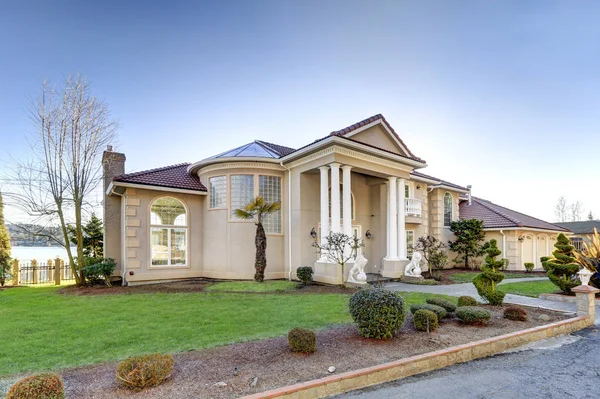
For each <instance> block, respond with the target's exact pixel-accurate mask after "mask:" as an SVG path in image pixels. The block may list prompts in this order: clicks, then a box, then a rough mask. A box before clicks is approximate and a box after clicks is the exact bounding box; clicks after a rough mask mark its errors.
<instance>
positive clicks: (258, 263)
mask: <svg viewBox="0 0 600 399" xmlns="http://www.w3.org/2000/svg"><path fill="white" fill-rule="evenodd" d="M280 208H281V204H280V203H279V201H278V202H273V203H269V202H266V201H265V199H264V198H263V197H261V196H260V195H258V196H257V197H256V198H254V199H253V200H252V201H250V202H249V203H248V205H246V206H245V207H243V208H241V209H236V210H235V216H236V217H238V218H240V219H253V220H254V224H255V225H256V235H255V236H254V245H256V258H255V260H254V268H255V269H256V273H254V280H256V281H258V282H259V283H261V282H262V281H263V280H264V279H265V269H266V268H267V235H266V234H265V228H264V227H263V224H262V221H263V218H264V217H265V216H266V215H269V214H271V213H275V212H277V211H278V210H279V209H280Z"/></svg>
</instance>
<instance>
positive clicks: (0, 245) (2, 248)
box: [0, 193, 10, 286]
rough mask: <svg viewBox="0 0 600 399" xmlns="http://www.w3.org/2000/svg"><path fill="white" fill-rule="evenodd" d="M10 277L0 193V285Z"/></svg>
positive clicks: (8, 254)
mask: <svg viewBox="0 0 600 399" xmlns="http://www.w3.org/2000/svg"><path fill="white" fill-rule="evenodd" d="M9 277H10V235H9V234H8V229H7V228H6V224H4V205H3V203H2V193H0V285H2V286H3V285H4V283H5V282H6V280H7V279H8V278H9Z"/></svg>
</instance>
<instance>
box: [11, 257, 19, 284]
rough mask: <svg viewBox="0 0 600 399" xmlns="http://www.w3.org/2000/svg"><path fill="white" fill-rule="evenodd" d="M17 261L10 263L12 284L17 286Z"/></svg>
mask: <svg viewBox="0 0 600 399" xmlns="http://www.w3.org/2000/svg"><path fill="white" fill-rule="evenodd" d="M19 277H20V276H19V259H15V260H13V263H12V284H13V285H14V286H17V285H19Z"/></svg>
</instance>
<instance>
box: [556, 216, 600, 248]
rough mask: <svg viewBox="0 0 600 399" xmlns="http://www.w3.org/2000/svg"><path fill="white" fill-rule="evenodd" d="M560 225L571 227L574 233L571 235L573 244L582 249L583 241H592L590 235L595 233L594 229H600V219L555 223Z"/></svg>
mask: <svg viewBox="0 0 600 399" xmlns="http://www.w3.org/2000/svg"><path fill="white" fill-rule="evenodd" d="M555 224H556V225H558V226H561V227H564V228H566V229H569V230H571V231H572V232H573V234H572V235H569V238H570V239H571V244H572V245H574V246H575V248H576V249H578V250H582V249H583V243H584V242H585V243H588V244H589V242H590V236H592V235H593V234H594V229H596V230H598V231H600V220H583V221H580V222H560V223H555Z"/></svg>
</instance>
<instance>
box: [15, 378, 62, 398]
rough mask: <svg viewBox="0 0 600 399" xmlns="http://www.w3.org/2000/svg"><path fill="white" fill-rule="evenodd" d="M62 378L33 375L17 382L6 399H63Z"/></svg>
mask: <svg viewBox="0 0 600 399" xmlns="http://www.w3.org/2000/svg"><path fill="white" fill-rule="evenodd" d="M64 397H65V387H64V385H63V381H62V378H60V376H59V375H58V374H55V373H42V374H35V375H32V376H30V377H26V378H23V379H22V380H20V381H17V382H16V383H15V384H14V385H13V386H12V387H10V390H9V391H8V394H7V395H6V399H64Z"/></svg>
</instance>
